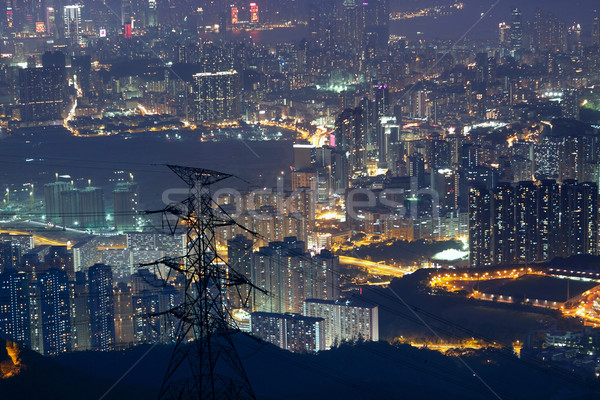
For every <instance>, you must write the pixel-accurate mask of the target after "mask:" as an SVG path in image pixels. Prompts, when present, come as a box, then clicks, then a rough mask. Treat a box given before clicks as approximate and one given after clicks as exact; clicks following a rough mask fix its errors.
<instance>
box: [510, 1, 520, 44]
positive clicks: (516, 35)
mask: <svg viewBox="0 0 600 400" xmlns="http://www.w3.org/2000/svg"><path fill="white" fill-rule="evenodd" d="M510 45H511V47H512V49H513V50H520V49H521V48H522V46H523V13H522V12H521V10H520V9H518V8H514V9H513V10H512V14H511V21H510Z"/></svg>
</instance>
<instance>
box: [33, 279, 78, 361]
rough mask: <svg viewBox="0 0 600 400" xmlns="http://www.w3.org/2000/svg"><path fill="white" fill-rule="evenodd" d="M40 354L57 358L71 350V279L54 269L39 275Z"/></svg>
mask: <svg viewBox="0 0 600 400" xmlns="http://www.w3.org/2000/svg"><path fill="white" fill-rule="evenodd" d="M37 294H38V304H39V311H40V314H39V324H37V326H39V330H40V331H41V336H42V340H41V341H40V342H41V343H40V344H41V347H40V349H39V350H40V352H41V353H42V354H44V355H49V356H54V355H58V354H61V353H65V352H68V351H70V350H71V305H70V296H69V278H68V276H67V273H66V272H65V271H61V270H59V269H51V270H48V271H46V272H42V273H40V274H38V282H37Z"/></svg>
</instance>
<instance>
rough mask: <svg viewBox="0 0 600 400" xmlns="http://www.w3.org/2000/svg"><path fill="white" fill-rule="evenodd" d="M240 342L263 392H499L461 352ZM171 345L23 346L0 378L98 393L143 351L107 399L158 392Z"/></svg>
mask: <svg viewBox="0 0 600 400" xmlns="http://www.w3.org/2000/svg"><path fill="white" fill-rule="evenodd" d="M236 343H237V347H238V351H239V354H240V357H241V358H242V360H243V362H244V365H245V367H246V370H247V373H248V376H249V379H250V381H251V382H252V385H253V387H254V390H255V391H256V395H257V397H258V398H259V399H282V398H286V399H306V398H329V399H365V398H387V399H414V398H419V399H442V398H443V399H491V398H497V397H495V395H494V394H493V393H492V392H491V391H490V389H488V388H486V386H484V384H483V383H481V381H480V380H479V379H478V378H477V377H475V376H473V373H472V372H471V371H470V370H469V369H468V368H467V367H466V366H465V365H464V364H462V362H461V361H460V360H459V359H458V358H456V357H446V356H444V355H442V354H440V353H437V352H434V351H430V350H419V349H415V348H412V347H410V346H408V345H402V346H400V347H392V346H390V345H388V344H386V343H362V344H357V345H344V346H342V347H340V348H338V349H335V350H332V351H327V352H322V353H321V354H318V355H298V354H291V353H288V352H285V351H282V350H280V349H278V348H276V347H274V346H272V345H270V344H265V343H258V342H256V341H254V340H253V339H249V338H247V337H245V336H244V337H238V338H236ZM148 350H149V351H148ZM170 351H171V348H170V347H168V346H155V347H153V348H150V347H149V346H147V347H145V346H140V347H137V348H135V349H132V350H128V351H125V352H112V353H91V352H87V353H73V354H68V355H64V356H61V357H58V358H46V357H42V356H39V355H38V354H35V353H32V352H29V351H23V352H22V353H21V357H22V361H23V363H24V364H25V365H26V367H27V368H26V369H25V370H24V371H23V372H21V373H20V374H19V375H18V376H17V377H14V378H10V379H5V380H0V398H2V399H5V398H7V399H12V398H22V399H61V400H63V399H64V400H68V399H79V400H86V399H93V400H97V399H100V398H102V396H103V395H104V393H106V391H108V390H109V389H110V388H111V386H113V385H114V384H115V382H117V381H118V380H119V379H120V378H121V377H122V376H123V374H124V373H125V372H126V371H128V370H129V369H131V367H132V366H134V365H135V363H136V362H137V361H138V360H140V358H141V361H139V363H138V364H137V365H135V367H133V368H132V369H131V371H130V372H129V374H127V375H126V376H125V377H124V378H123V379H122V380H121V381H120V382H119V383H118V384H117V385H116V386H115V387H114V388H113V389H112V390H111V391H110V393H109V394H108V395H107V396H105V397H104V399H129V400H134V399H151V398H155V397H156V393H157V390H158V388H159V387H160V383H161V381H162V376H163V373H164V370H165V364H166V362H167V360H168V358H169V356H170ZM0 354H2V353H1V352H0ZM144 354H145V356H144ZM0 357H5V355H0ZM463 360H464V361H465V362H466V363H467V364H468V365H469V366H470V367H471V368H473V370H475V371H476V372H477V373H478V374H479V375H480V376H481V378H482V379H483V380H484V381H485V382H486V384H488V385H489V387H490V388H492V390H493V391H494V392H496V393H497V394H498V395H499V397H500V398H502V399H528V400H533V399H584V398H599V396H600V395H599V394H598V393H600V392H598V391H597V387H596V388H594V386H592V385H593V384H590V383H589V382H584V381H581V380H577V379H575V378H569V377H566V376H564V375H563V374H560V373H557V372H554V371H551V370H547V369H544V368H542V367H540V366H539V365H531V364H527V363H525V362H523V361H521V360H518V359H517V358H515V357H513V356H510V355H508V354H504V353H501V352H500V351H498V350H493V351H492V350H484V351H479V352H474V353H470V354H464V355H463Z"/></svg>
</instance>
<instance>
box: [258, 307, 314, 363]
mask: <svg viewBox="0 0 600 400" xmlns="http://www.w3.org/2000/svg"><path fill="white" fill-rule="evenodd" d="M250 323H251V326H252V334H253V335H254V336H256V337H258V338H260V339H262V340H264V341H266V342H270V343H273V344H274V345H275V346H277V347H280V348H282V349H284V350H288V351H291V352H294V353H314V352H317V351H321V350H325V348H326V347H325V320H324V319H323V318H314V317H305V316H303V315H298V314H277V313H267V312H254V313H252V314H251V315H250Z"/></svg>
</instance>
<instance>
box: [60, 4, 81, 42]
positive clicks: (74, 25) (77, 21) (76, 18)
mask: <svg viewBox="0 0 600 400" xmlns="http://www.w3.org/2000/svg"><path fill="white" fill-rule="evenodd" d="M81 8H82V6H80V5H78V4H75V5H68V6H64V8H63V17H64V34H65V38H67V39H71V43H72V44H73V45H81V44H83V36H82V33H83V25H82V23H81Z"/></svg>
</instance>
